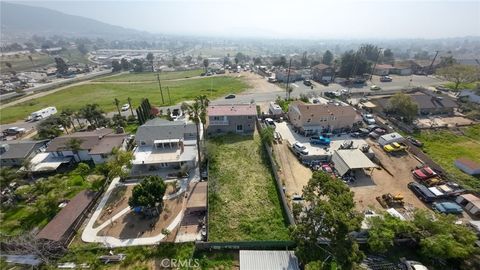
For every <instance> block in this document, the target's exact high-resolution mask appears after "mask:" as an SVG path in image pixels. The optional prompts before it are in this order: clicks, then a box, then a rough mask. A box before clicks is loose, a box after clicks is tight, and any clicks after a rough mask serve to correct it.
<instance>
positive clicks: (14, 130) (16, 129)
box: [3, 127, 27, 136]
mask: <svg viewBox="0 0 480 270" xmlns="http://www.w3.org/2000/svg"><path fill="white" fill-rule="evenodd" d="M25 131H27V130H26V129H25V128H19V127H9V128H7V129H5V130H4V131H3V134H5V135H7V136H13V135H18V134H22V133H25Z"/></svg>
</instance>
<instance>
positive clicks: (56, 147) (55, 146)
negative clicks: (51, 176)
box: [46, 128, 114, 152]
mask: <svg viewBox="0 0 480 270" xmlns="http://www.w3.org/2000/svg"><path fill="white" fill-rule="evenodd" d="M113 133H114V130H113V129H110V128H103V129H99V130H94V131H85V132H75V133H72V134H67V135H63V136H60V137H56V138H55V139H53V140H52V141H51V142H50V144H49V145H48V147H47V150H46V151H47V152H56V151H64V150H71V149H70V148H68V147H67V145H68V142H69V141H71V140H72V139H74V138H75V139H77V140H79V141H80V150H90V149H92V148H93V147H94V146H95V145H97V144H98V143H99V142H100V140H101V139H103V138H105V137H106V136H109V135H110V134H113Z"/></svg>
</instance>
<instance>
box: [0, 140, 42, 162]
mask: <svg viewBox="0 0 480 270" xmlns="http://www.w3.org/2000/svg"><path fill="white" fill-rule="evenodd" d="M46 142H47V141H46V140H45V141H12V142H1V143H0V144H1V145H4V144H5V145H8V146H7V147H8V149H7V151H6V152H5V153H3V154H0V159H17V158H25V157H27V156H28V155H29V154H30V153H31V152H32V151H34V150H35V147H40V145H41V144H46Z"/></svg>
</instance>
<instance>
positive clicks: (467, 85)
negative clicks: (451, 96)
mask: <svg viewBox="0 0 480 270" xmlns="http://www.w3.org/2000/svg"><path fill="white" fill-rule="evenodd" d="M478 84H480V81H478V82H472V83H461V84H459V85H458V90H463V89H476V88H477V85H478ZM444 86H445V87H447V88H450V89H452V90H454V89H455V83H453V82H449V83H446V84H444Z"/></svg>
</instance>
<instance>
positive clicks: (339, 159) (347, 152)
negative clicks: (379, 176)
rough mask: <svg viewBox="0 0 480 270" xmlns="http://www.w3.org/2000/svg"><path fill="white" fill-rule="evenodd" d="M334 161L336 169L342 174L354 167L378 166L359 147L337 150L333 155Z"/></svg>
mask: <svg viewBox="0 0 480 270" xmlns="http://www.w3.org/2000/svg"><path fill="white" fill-rule="evenodd" d="M332 161H333V163H335V169H336V170H337V171H338V173H339V174H340V175H341V176H343V175H345V174H346V173H347V172H348V171H349V170H353V169H366V168H376V167H378V166H377V165H376V164H375V163H373V162H372V161H371V160H370V159H369V158H368V157H367V156H366V155H365V154H364V153H363V152H362V151H360V150H359V149H341V150H335V151H334V153H333V155H332Z"/></svg>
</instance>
